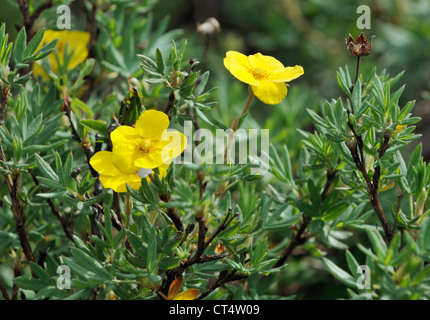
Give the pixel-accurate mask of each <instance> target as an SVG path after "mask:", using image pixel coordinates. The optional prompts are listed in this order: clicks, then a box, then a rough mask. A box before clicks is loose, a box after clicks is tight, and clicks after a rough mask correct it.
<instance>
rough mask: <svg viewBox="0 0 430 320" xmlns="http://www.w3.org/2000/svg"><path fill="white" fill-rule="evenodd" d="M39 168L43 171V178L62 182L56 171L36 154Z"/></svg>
mask: <svg viewBox="0 0 430 320" xmlns="http://www.w3.org/2000/svg"><path fill="white" fill-rule="evenodd" d="M34 157H35V158H36V163H37V167H38V168H39V169H40V170H41V171H42V173H43V176H44V177H46V178H49V179H50V180H54V181H60V180H59V178H58V176H57V174H56V173H55V171H54V170H52V168H51V167H50V166H49V164H48V163H47V162H46V161H45V160H43V159H42V158H41V157H40V156H39V155H38V154H35V155H34Z"/></svg>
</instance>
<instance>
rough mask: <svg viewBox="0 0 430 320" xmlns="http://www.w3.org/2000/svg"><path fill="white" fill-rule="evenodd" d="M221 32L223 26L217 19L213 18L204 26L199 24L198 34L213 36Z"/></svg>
mask: <svg viewBox="0 0 430 320" xmlns="http://www.w3.org/2000/svg"><path fill="white" fill-rule="evenodd" d="M220 31H221V26H220V24H219V22H218V20H217V19H215V18H213V17H211V18H208V19H206V21H205V22H203V23H202V24H200V23H198V24H197V32H198V33H200V34H202V35H204V36H211V35H214V34H216V33H219V32H220Z"/></svg>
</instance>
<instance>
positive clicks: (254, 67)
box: [224, 51, 304, 104]
mask: <svg viewBox="0 0 430 320" xmlns="http://www.w3.org/2000/svg"><path fill="white" fill-rule="evenodd" d="M224 66H225V67H226V68H227V69H228V70H229V71H230V72H231V74H233V76H235V77H236V78H237V79H238V80H240V81H242V82H245V83H247V84H249V85H251V88H252V92H253V93H254V95H255V96H256V97H257V98H258V99H259V100H261V101H262V102H264V103H266V104H278V103H279V102H281V101H282V99H284V98H285V96H286V95H287V92H288V89H287V85H286V84H285V82H289V81H291V80H294V79H296V78H298V77H300V76H301V75H302V74H303V73H304V71H303V68H302V67H301V66H295V67H284V65H283V64H282V63H281V62H279V61H278V60H276V59H275V58H273V57H270V56H264V55H262V54H261V53H257V54H254V55H250V56H246V55H244V54H242V53H239V52H236V51H228V52H227V54H226V57H225V58H224Z"/></svg>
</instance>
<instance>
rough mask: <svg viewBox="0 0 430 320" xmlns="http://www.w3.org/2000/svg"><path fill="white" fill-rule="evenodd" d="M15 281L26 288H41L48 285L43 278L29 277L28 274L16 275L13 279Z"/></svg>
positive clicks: (35, 289)
mask: <svg viewBox="0 0 430 320" xmlns="http://www.w3.org/2000/svg"><path fill="white" fill-rule="evenodd" d="M13 283H14V284H16V285H17V286H18V287H20V288H21V289H24V290H34V291H37V290H40V289H43V288H45V287H46V283H44V282H43V281H41V280H37V279H32V278H28V277H26V276H21V277H16V278H14V279H13Z"/></svg>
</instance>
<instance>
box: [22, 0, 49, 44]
mask: <svg viewBox="0 0 430 320" xmlns="http://www.w3.org/2000/svg"><path fill="white" fill-rule="evenodd" d="M18 5H19V9H20V10H21V13H22V18H23V24H24V28H25V31H26V33H27V35H28V36H29V37H28V38H27V41H29V40H30V38H31V37H30V35H31V34H30V31H31V29H32V27H33V24H34V22H35V21H36V19H37V18H38V17H39V16H40V15H41V14H42V12H43V11H45V10H46V9H49V8H50V7H52V5H53V3H52V0H46V1H45V2H44V3H42V4H41V5H40V6H39V7H38V8H37V9H36V10H35V11H34V12H33V14H32V15H30V12H29V10H28V7H29V3H28V0H18Z"/></svg>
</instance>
